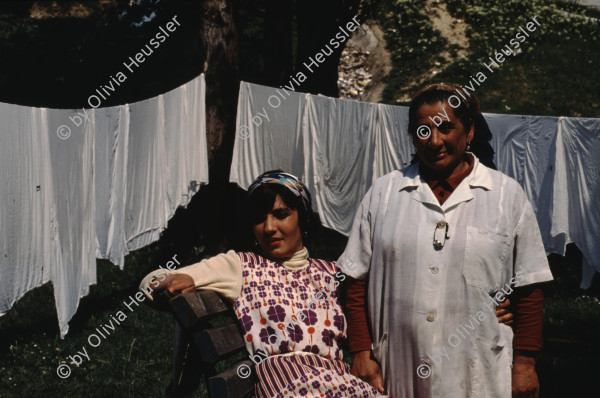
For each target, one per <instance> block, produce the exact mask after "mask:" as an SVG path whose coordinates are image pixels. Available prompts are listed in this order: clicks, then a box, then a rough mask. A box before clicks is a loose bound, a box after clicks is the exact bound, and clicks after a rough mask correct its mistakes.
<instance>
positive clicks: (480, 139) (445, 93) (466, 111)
mask: <svg viewBox="0 0 600 398" xmlns="http://www.w3.org/2000/svg"><path fill="white" fill-rule="evenodd" d="M453 96H454V97H456V99H455V98H452V103H450V98H451V97H453ZM438 102H442V103H444V105H448V107H447V108H451V109H452V112H453V113H454V115H455V116H456V117H457V118H458V119H459V120H460V121H461V123H462V125H463V126H464V128H465V130H467V131H468V130H469V129H470V128H471V126H474V134H475V135H474V138H473V141H471V152H473V153H474V154H475V156H477V158H478V159H479V161H480V162H481V163H482V164H484V165H486V166H487V167H490V168H493V169H495V168H496V166H495V165H494V149H493V148H492V146H491V145H490V143H489V141H490V140H491V139H492V132H491V131H490V129H489V127H488V125H487V123H486V121H485V118H484V117H483V115H482V114H481V109H480V105H479V100H478V99H477V97H476V96H475V94H474V93H472V92H471V93H470V92H469V91H468V90H466V89H464V88H462V87H461V86H459V85H458V84H456V83H433V84H428V85H426V86H425V87H423V88H421V89H420V90H419V91H417V92H416V93H415V95H413V98H412V101H411V103H410V106H409V108H408V132H409V133H410V134H411V135H413V134H416V131H417V127H418V126H417V111H418V110H419V108H420V107H421V106H422V105H423V104H429V105H433V104H436V103H438ZM457 102H458V105H457V106H456V107H454V106H455V105H456V104H457ZM417 160H418V157H417V155H415V157H414V158H413V163H414V162H416V161H417Z"/></svg>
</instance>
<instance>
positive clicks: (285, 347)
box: [273, 339, 292, 354]
mask: <svg viewBox="0 0 600 398" xmlns="http://www.w3.org/2000/svg"><path fill="white" fill-rule="evenodd" d="M273 340H275V339H273ZM279 352H280V353H282V354H286V353H288V352H292V350H291V349H290V345H289V342H287V341H282V342H281V344H279Z"/></svg>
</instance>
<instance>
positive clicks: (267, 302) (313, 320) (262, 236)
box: [140, 171, 380, 398]
mask: <svg viewBox="0 0 600 398" xmlns="http://www.w3.org/2000/svg"><path fill="white" fill-rule="evenodd" d="M247 200H248V217H249V220H250V224H251V226H252V231H253V233H254V237H255V239H256V242H257V246H260V250H257V252H258V253H253V252H247V253H242V252H235V251H233V250H230V251H228V252H227V253H223V254H219V255H218V256H215V257H212V258H209V259H206V260H202V261H201V262H199V263H196V264H193V265H190V266H187V267H184V268H181V269H179V270H176V271H174V272H171V273H170V275H169V276H167V277H164V276H163V277H162V279H163V280H162V281H161V282H159V281H158V280H156V279H154V278H155V276H156V274H157V272H158V271H154V272H153V273H150V274H149V275H148V276H146V278H145V279H144V280H143V281H142V283H141V284H140V290H142V291H144V292H145V293H146V294H147V295H148V297H149V298H150V299H152V297H151V295H152V294H155V293H156V292H159V291H161V290H163V289H168V290H169V291H170V292H183V293H186V292H191V291H194V290H195V289H197V288H201V289H209V290H214V291H217V292H218V293H220V294H221V295H222V296H223V297H225V298H226V299H228V300H229V301H230V302H232V303H233V306H234V309H235V312H236V314H237V317H238V320H239V323H240V326H241V328H242V329H243V331H244V340H245V341H246V348H247V349H248V352H249V353H250V355H251V357H252V358H260V362H259V363H258V364H257V365H256V368H255V370H256V374H257V376H258V382H257V384H256V395H257V396H258V397H261V398H262V397H273V398H275V397H276V398H283V397H297V396H302V397H329V398H334V397H335V398H338V397H355V398H358V397H372V396H380V395H379V394H378V393H377V391H376V390H375V389H374V388H373V387H372V386H370V385H369V384H368V383H366V382H364V381H362V380H360V379H359V378H357V377H355V376H352V375H351V374H350V367H349V366H348V365H347V364H345V363H344V362H343V361H342V351H341V349H340V347H339V340H340V339H342V338H345V337H346V318H345V317H344V313H343V312H342V308H341V306H340V302H339V298H338V296H337V292H336V288H337V286H338V285H339V284H340V283H341V282H342V281H344V279H345V278H346V276H345V275H343V274H342V273H341V272H339V269H338V268H337V267H336V265H335V262H333V261H325V260H318V259H314V258H310V257H308V251H307V250H306V248H305V247H304V244H305V242H304V241H305V240H307V239H308V238H309V232H310V231H311V230H313V229H314V227H315V222H316V220H315V219H314V216H313V212H312V209H311V199H310V193H309V192H308V190H307V189H306V187H305V186H304V184H303V183H302V182H301V181H300V180H299V179H297V178H296V177H294V176H293V175H291V174H287V173H283V172H280V171H272V172H267V173H264V174H262V175H261V176H259V177H258V179H257V180H256V181H254V183H253V184H252V185H251V186H250V187H249V188H248V198H247ZM159 278H160V277H159ZM152 281H154V282H152ZM151 283H152V284H153V286H155V287H154V288H151V289H150V291H149V292H148V291H147V290H148V289H147V288H148V287H149V284H151ZM259 351H260V352H261V353H262V354H259V353H258V352H259ZM253 361H254V359H253ZM255 362H258V360H257V361H255Z"/></svg>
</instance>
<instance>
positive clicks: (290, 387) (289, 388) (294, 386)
mask: <svg viewBox="0 0 600 398" xmlns="http://www.w3.org/2000/svg"><path fill="white" fill-rule="evenodd" d="M286 388H287V389H288V391H294V390H295V389H296V385H295V384H294V383H290V384H288V385H287V387H286Z"/></svg>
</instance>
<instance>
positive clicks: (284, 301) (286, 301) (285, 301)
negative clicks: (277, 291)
mask: <svg viewBox="0 0 600 398" xmlns="http://www.w3.org/2000/svg"><path fill="white" fill-rule="evenodd" d="M281 302H282V303H283V305H290V302H289V301H288V300H286V299H283V300H281Z"/></svg>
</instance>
